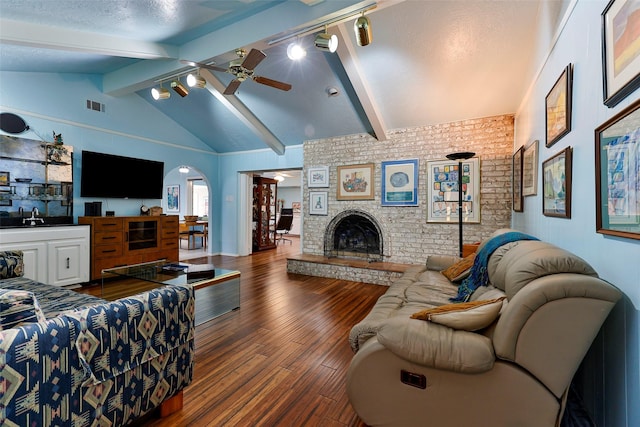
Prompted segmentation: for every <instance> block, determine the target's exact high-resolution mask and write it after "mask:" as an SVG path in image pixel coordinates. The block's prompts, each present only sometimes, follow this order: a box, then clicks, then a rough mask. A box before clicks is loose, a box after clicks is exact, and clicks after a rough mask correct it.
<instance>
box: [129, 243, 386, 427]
mask: <svg viewBox="0 0 640 427" xmlns="http://www.w3.org/2000/svg"><path fill="white" fill-rule="evenodd" d="M293 240H294V243H293V245H279V246H278V247H277V248H276V249H274V250H268V251H263V252H258V253H255V254H253V255H251V256H247V257H226V256H213V257H204V258H197V259H190V260H189V262H190V263H199V262H201V263H205V262H212V263H214V264H215V265H216V266H217V267H221V268H226V269H231V270H239V271H240V272H241V273H242V276H241V285H240V286H241V291H240V299H241V302H240V309H239V310H237V311H234V312H231V313H228V314H225V315H223V316H221V317H219V318H217V319H214V320H212V321H209V322H206V323H204V324H202V325H199V326H197V327H196V337H195V344H196V366H195V370H194V379H193V382H192V383H191V385H190V386H189V387H187V388H186V389H185V391H184V407H183V409H182V410H181V411H179V412H177V413H175V414H172V415H170V416H168V417H166V418H161V419H160V418H158V417H157V416H156V415H155V414H153V415H152V416H148V417H146V418H144V419H143V420H140V422H138V423H137V425H138V426H167V427H168V426H171V427H173V426H354V427H355V426H363V425H364V424H362V423H361V421H360V420H359V419H358V417H357V416H356V415H355V413H354V412H353V409H352V408H351V405H350V404H349V401H348V399H347V395H346V389H345V379H346V372H347V368H348V365H349V361H350V360H351V357H352V356H353V354H352V352H351V349H350V347H349V343H348V338H347V337H348V334H349V330H350V329H351V327H352V326H353V325H354V324H356V323H357V322H358V321H359V320H360V319H362V318H363V317H364V316H365V315H366V314H367V313H368V311H369V310H370V309H371V307H372V306H373V304H374V303H375V301H376V300H377V298H378V297H379V296H380V295H382V294H383V293H384V292H385V291H386V289H387V288H386V287H385V286H378V285H370V284H363V283H358V282H349V281H343V280H336V279H327V278H321V277H310V276H303V275H296V274H289V273H287V272H286V258H287V256H291V255H295V254H297V253H298V251H299V249H298V248H299V246H298V243H299V241H298V239H293Z"/></svg>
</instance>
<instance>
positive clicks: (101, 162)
mask: <svg viewBox="0 0 640 427" xmlns="http://www.w3.org/2000/svg"><path fill="white" fill-rule="evenodd" d="M81 165H82V169H81V170H82V173H81V178H80V196H81V197H102V198H118V199H127V198H128V199H162V186H163V182H164V163H163V162H158V161H154V160H145V159H135V158H133V157H124V156H116V155H113V154H104V153H95V152H93V151H84V150H83V151H82V162H81Z"/></svg>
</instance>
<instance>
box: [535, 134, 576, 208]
mask: <svg viewBox="0 0 640 427" xmlns="http://www.w3.org/2000/svg"><path fill="white" fill-rule="evenodd" d="M571 154H572V150H571V147H567V148H565V149H564V150H562V151H561V152H559V153H558V154H556V155H554V156H553V157H551V158H549V159H547V160H545V162H544V163H542V192H543V198H542V214H543V215H545V216H554V217H558V218H571Z"/></svg>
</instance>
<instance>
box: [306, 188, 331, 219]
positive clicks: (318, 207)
mask: <svg viewBox="0 0 640 427" xmlns="http://www.w3.org/2000/svg"><path fill="white" fill-rule="evenodd" d="M309 214H310V215H327V192H326V191H310V192H309Z"/></svg>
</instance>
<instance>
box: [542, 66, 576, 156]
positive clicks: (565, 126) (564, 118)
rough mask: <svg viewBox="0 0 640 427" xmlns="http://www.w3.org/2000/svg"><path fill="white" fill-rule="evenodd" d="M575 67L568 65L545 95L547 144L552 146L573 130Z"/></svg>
mask: <svg viewBox="0 0 640 427" xmlns="http://www.w3.org/2000/svg"><path fill="white" fill-rule="evenodd" d="M572 80H573V67H572V65H571V64H569V65H567V66H566V67H565V69H564V70H563V71H562V73H561V74H560V77H558V80H556V82H555V84H554V85H553V87H552V88H551V90H550V91H549V93H548V94H547V96H546V97H545V129H546V146H547V147H551V146H552V145H553V144H555V143H556V142H558V141H559V140H560V139H561V138H562V137H563V136H565V135H566V134H568V133H569V132H570V131H571V92H572V89H571V88H572V86H573V85H572Z"/></svg>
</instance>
